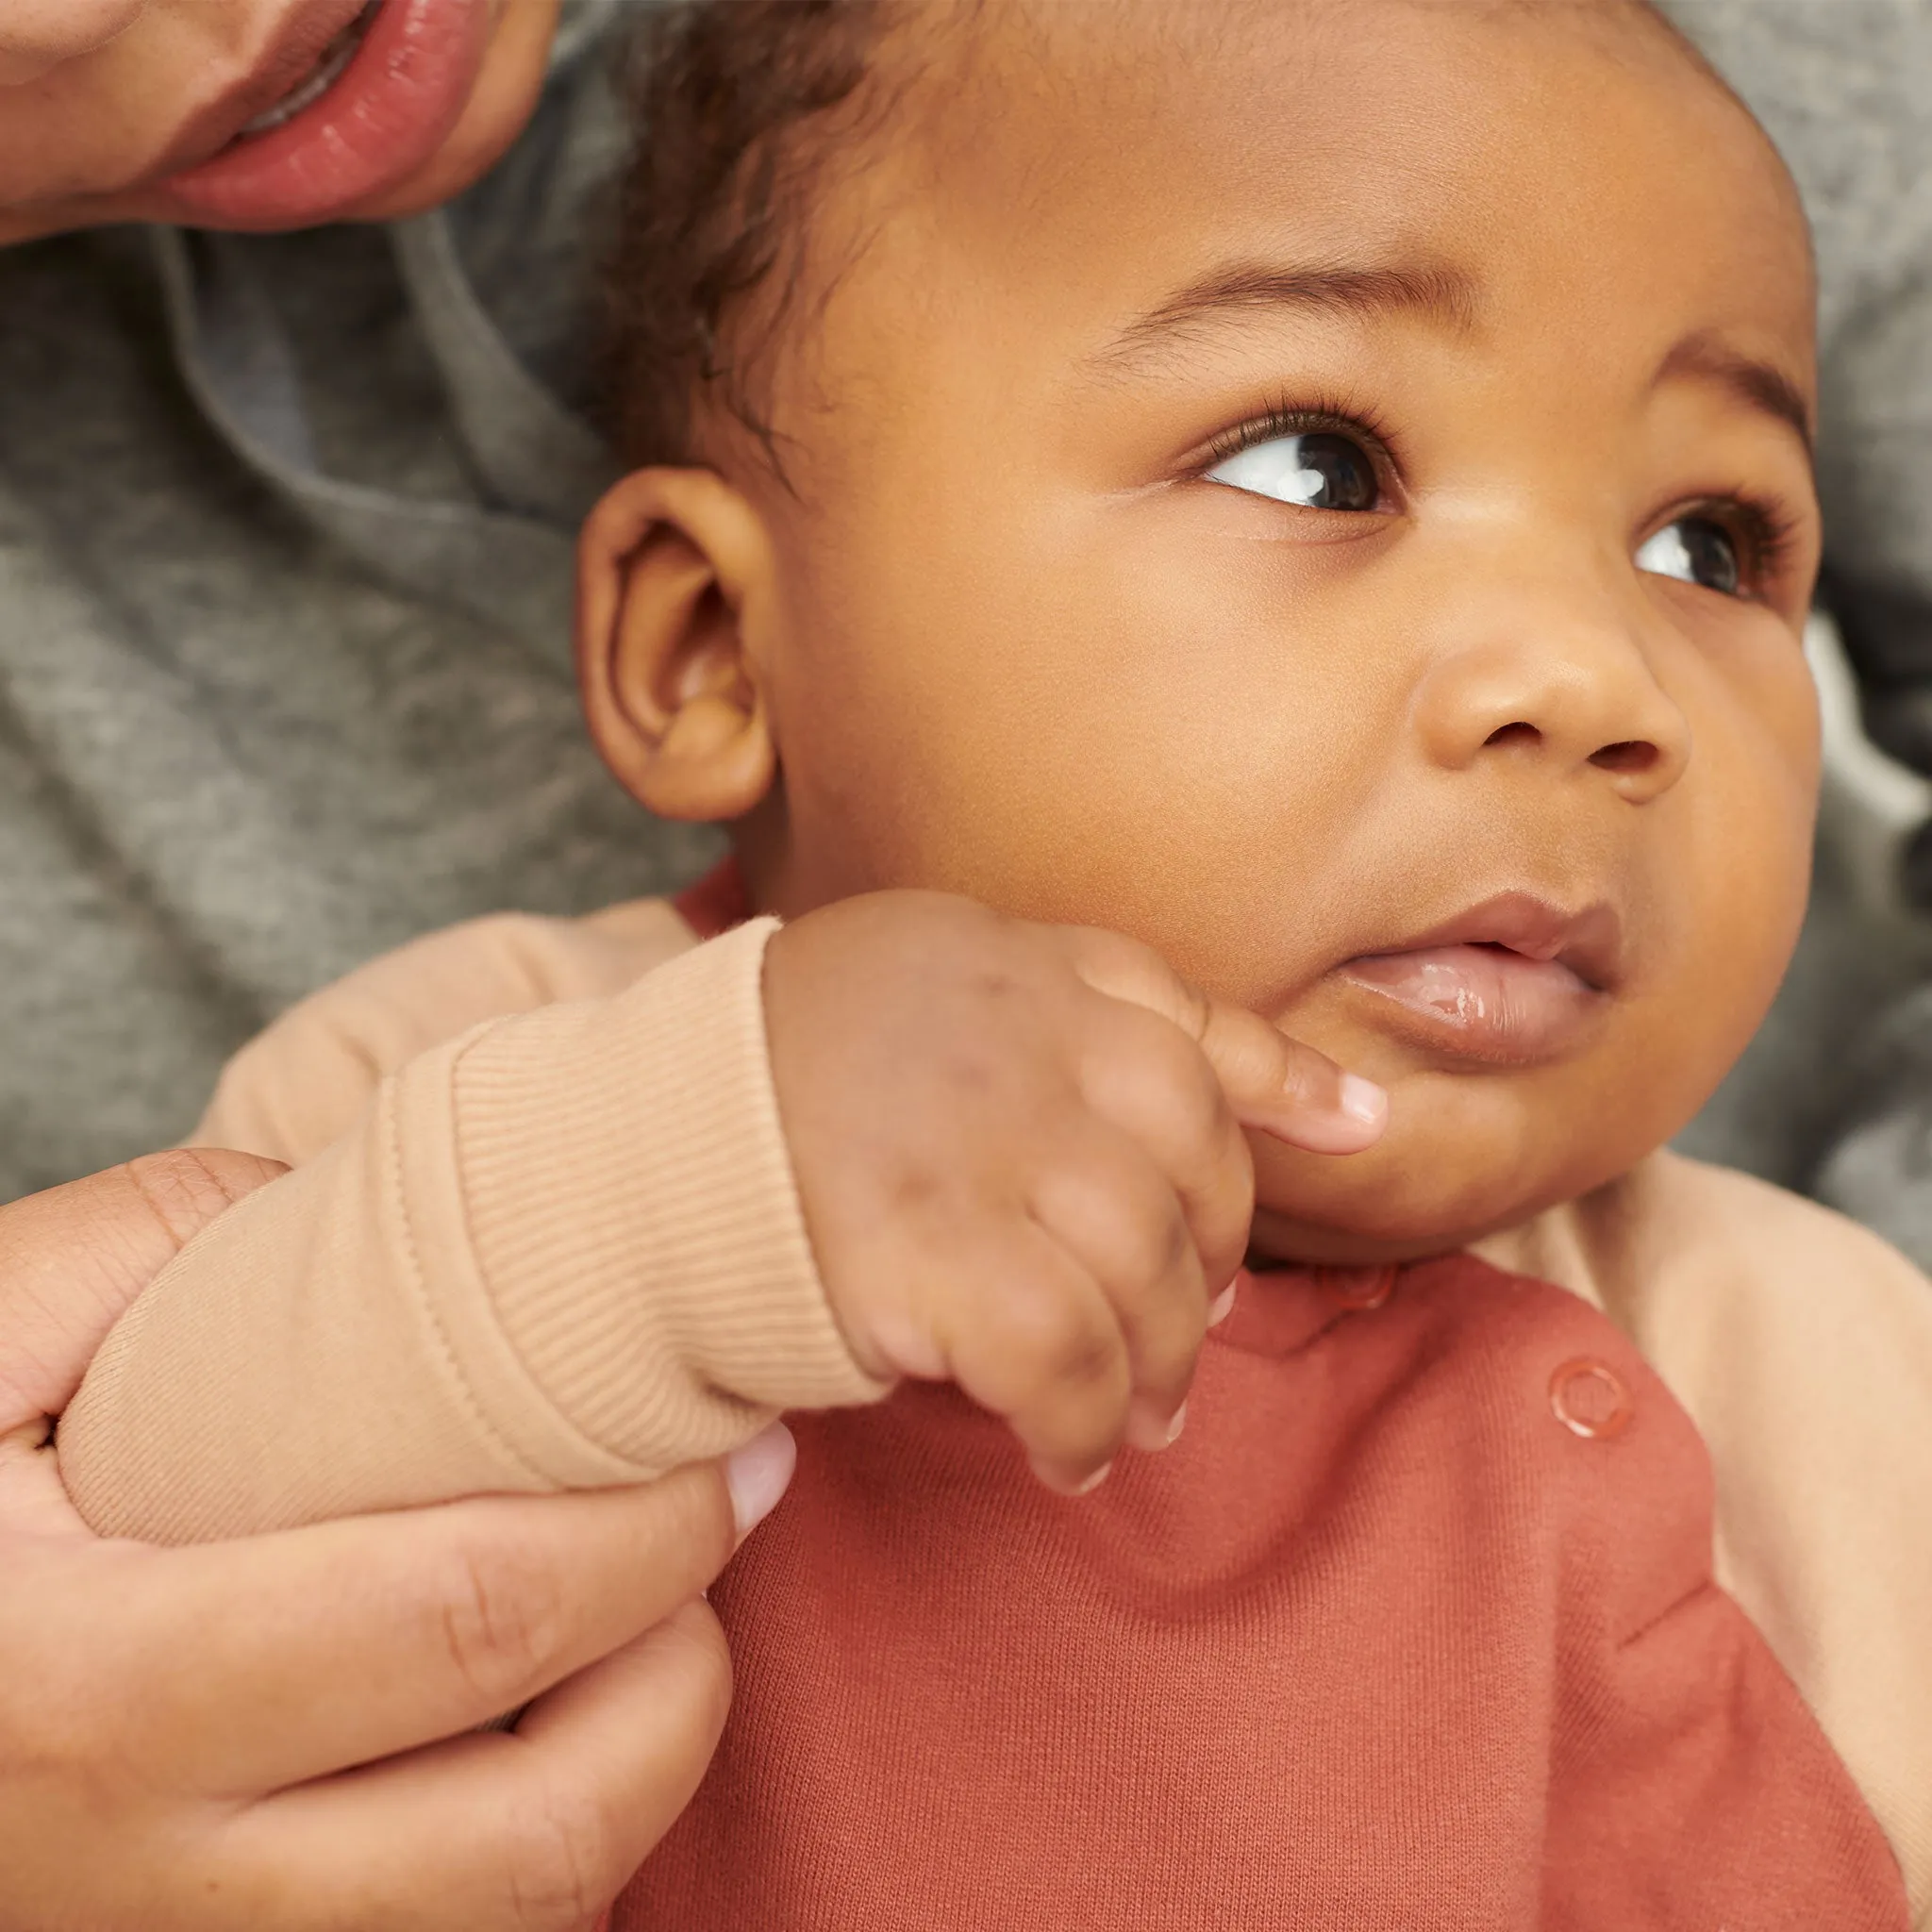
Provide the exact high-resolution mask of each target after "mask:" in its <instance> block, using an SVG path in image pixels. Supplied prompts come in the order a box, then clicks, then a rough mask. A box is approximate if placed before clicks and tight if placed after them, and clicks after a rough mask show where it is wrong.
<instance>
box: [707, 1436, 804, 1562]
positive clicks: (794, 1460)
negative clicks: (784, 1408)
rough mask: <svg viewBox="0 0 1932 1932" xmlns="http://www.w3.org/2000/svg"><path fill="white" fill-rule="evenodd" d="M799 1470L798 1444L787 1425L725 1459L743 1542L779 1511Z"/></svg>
mask: <svg viewBox="0 0 1932 1932" xmlns="http://www.w3.org/2000/svg"><path fill="white" fill-rule="evenodd" d="M797 1467H798V1444H797V1443H796V1442H795V1441H792V1437H791V1430H790V1429H788V1428H787V1427H786V1426H785V1424H783V1423H774V1424H772V1426H771V1427H770V1428H768V1429H766V1430H765V1431H764V1432H763V1433H762V1434H760V1435H757V1436H754V1437H753V1438H752V1439H751V1441H749V1442H747V1443H745V1445H744V1446H743V1447H742V1448H741V1449H734V1450H733V1451H732V1452H731V1454H730V1455H729V1456H727V1457H725V1458H724V1482H725V1486H726V1487H727V1488H728V1489H729V1490H730V1491H731V1514H732V1517H733V1519H734V1520H735V1521H736V1523H737V1524H738V1540H739V1541H740V1542H742V1541H744V1540H745V1538H746V1537H748V1536H749V1535H750V1534H751V1533H752V1531H753V1530H755V1529H756V1528H757V1527H758V1524H761V1523H762V1522H763V1521H764V1520H765V1518H766V1517H767V1516H769V1515H770V1514H771V1513H772V1511H773V1509H774V1507H776V1505H777V1502H778V1498H779V1497H780V1496H782V1495H783V1494H784V1493H785V1491H786V1487H787V1485H789V1484H790V1482H791V1472H792V1471H793V1470H794V1469H796V1468H797Z"/></svg>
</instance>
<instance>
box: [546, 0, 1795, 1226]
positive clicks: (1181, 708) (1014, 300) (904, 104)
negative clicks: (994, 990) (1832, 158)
mask: <svg viewBox="0 0 1932 1932" xmlns="http://www.w3.org/2000/svg"><path fill="white" fill-rule="evenodd" d="M644 92H645V108H646V112H647V115H648V116H649V123H648V125H649V132H648V135H647V140H646V149H645V154H644V157H643V158H642V160H641V163H640V166H639V173H638V175H637V179H636V183H635V187H634V192H633V198H632V206H631V212H630V219H629V237H628V241H627V243H626V247H625V256H624V258H623V261H622V263H621V266H620V287H621V289H622V290H623V291H624V292H625V297H626V299H627V300H628V301H629V303H630V304H631V305H632V308H633V311H634V315H633V322H632V325H631V326H629V327H628V328H627V329H626V331H625V346H624V353H623V357H622V358H621V369H620V377H621V382H620V387H621V390H622V397H621V400H622V403H623V406H624V408H625V412H626V424H627V433H628V434H629V435H630V437H631V439H632V443H633V447H632V451H631V454H632V456H633V458H635V459H636V460H637V461H638V462H639V463H640V464H641V465H644V466H645V467H642V468H641V469H640V470H639V472H638V473H637V474H635V475H632V476H631V477H629V478H628V479H627V480H626V481H625V483H623V484H621V485H620V486H619V487H618V488H617V490H616V491H613V492H612V494H611V495H610V497H608V499H607V500H606V502H605V504H604V505H603V506H602V507H601V508H600V509H599V510H598V511H597V513H596V514H595V516H594V517H593V518H592V520H591V525H590V526H589V528H588V530H587V533H586V538H585V550H584V555H585V564H584V590H585V595H584V602H583V610H584V616H583V633H584V635H583V646H582V658H583V664H584V674H585V682H586V690H587V695H588V703H589V708H590V712H591V720H592V724H593V726H594V728H595V730H596V732H597V735H598V738H599V741H600V743H601V745H602V747H603V750H604V753H605V755H606V757H607V758H608V760H609V761H610V763H611V765H612V767H613V769H615V770H616V772H617V773H618V774H619V775H620V776H621V777H622V778H623V779H624V780H625V783H626V784H627V785H629V787H630V788H631V789H632V791H634V792H635V793H636V795H637V796H638V797H639V798H640V799H641V800H642V802H643V803H644V804H646V805H647V806H650V807H652V808H654V809H656V810H658V811H659V812H664V813H668V814H670V815H673V816H677V817H687V818H703V819H714V820H720V821H728V822H731V823H732V824H733V825H734V827H735V833H736V837H737V839H738V841H739V845H740V851H741V858H742V860H743V863H744V866H745V870H746V874H747V876H748V878H749V880H750V882H751V885H752V888H753V893H754V898H755V900H756V902H757V903H758V905H759V906H760V907H761V908H769V909H773V910H776V911H779V912H782V913H786V914H790V915H796V914H800V913H803V912H806V911H808V910H809V909H810V908H814V907H816V906H820V905H823V904H824V903H826V902H828V901H831V900H834V899H839V898H842V897H845V896H848V895H850V894H853V893H858V892H864V891H872V890H874V889H877V888H884V887H905V886H919V887H928V888H939V889H943V890H947V891H958V892H962V893H966V894H969V895H971V896H973V897H974V898H977V899H980V900H983V901H985V902H987V903H988V904H990V905H992V906H994V907H996V908H1000V909H1002V910H1006V911H1009V912H1012V913H1016V914H1021V915H1024V916H1025V917H1028V918H1033V919H1041V920H1051V921H1059V922H1067V923H1073V924H1091V925H1102V926H1108V927H1112V928H1114V929H1116V930H1119V931H1122V932H1125V933H1129V934H1132V935H1134V936H1135V937H1137V938H1139V939H1141V940H1143V941H1147V942H1148V943H1149V944H1150V945H1152V946H1153V947H1155V948H1156V949H1157V950H1158V951H1159V952H1160V953H1161V954H1163V955H1164V956H1165V957H1166V958H1168V959H1169V960H1171V961H1172V962H1173V963H1174V966H1175V967H1176V968H1178V969H1179V970H1180V971H1181V972H1182V973H1183V974H1186V975H1187V976H1189V977H1190V978H1191V979H1193V980H1196V981H1198V982H1199V983H1200V984H1202V985H1204V986H1206V987H1208V988H1209V989H1211V990H1212V991H1216V992H1218V993H1221V994H1224V995H1225V996H1227V997H1229V998H1231V999H1234V1000H1237V1001H1239V1002H1241V1003H1242V1004H1243V1005H1246V1006H1248V1007H1252V1008H1255V1009H1257V1011H1259V1012H1261V1013H1264V1014H1266V1015H1267V1016H1269V1017H1270V1018H1271V1019H1274V1020H1276V1021H1278V1022H1279V1024H1281V1025H1282V1026H1283V1027H1284V1028H1285V1029H1286V1030H1287V1031H1289V1032H1290V1033H1291V1034H1292V1035H1294V1036H1295V1037H1296V1038H1298V1039H1301V1040H1304V1041H1307V1042H1309V1043H1310V1044H1312V1045H1314V1046H1317V1047H1319V1048H1321V1049H1322V1050H1323V1051H1324V1052H1325V1053H1327V1054H1328V1055H1330V1056H1331V1057H1332V1058H1334V1059H1336V1060H1337V1061H1339V1062H1340V1063H1341V1065H1343V1066H1344V1067H1348V1068H1351V1069H1354V1070H1356V1071H1357V1072H1360V1073H1363V1074H1368V1075H1369V1076H1370V1077H1371V1078H1373V1079H1374V1080H1377V1081H1379V1082H1380V1083H1381V1084H1382V1085H1383V1086H1385V1087H1386V1088H1388V1089H1389V1090H1390V1092H1391V1124H1390V1128H1389V1132H1388V1134H1387V1136H1386V1138H1385V1139H1384V1141H1382V1142H1381V1144H1380V1145H1379V1146H1377V1147H1376V1148H1374V1149H1373V1150H1372V1151H1370V1152H1369V1153H1366V1154H1362V1155H1358V1156H1354V1157H1350V1158H1329V1157H1323V1156H1317V1155H1310V1154H1304V1153H1298V1152H1296V1151H1294V1150H1292V1149H1289V1148H1286V1147H1284V1146H1281V1145H1279V1144H1278V1143H1274V1142H1267V1143H1265V1144H1259V1145H1257V1149H1256V1152H1257V1191H1258V1200H1259V1204H1260V1212H1259V1214H1258V1217H1257V1224H1256V1241H1257V1247H1258V1248H1259V1249H1260V1250H1262V1251H1263V1252H1264V1253H1268V1252H1272V1253H1276V1254H1280V1255H1284V1256H1288V1255H1292V1256H1297V1257H1308V1258H1315V1259H1324V1258H1337V1259H1357V1258H1370V1257H1396V1256H1403V1255H1409V1254H1416V1253H1421V1252H1426V1251H1429V1250H1434V1249H1439V1248H1441V1247H1444V1246H1448V1245H1454V1244H1457V1243H1458V1242H1461V1241H1466V1240H1469V1239H1472V1238H1474V1237H1475V1236H1476V1235H1478V1234H1480V1233H1483V1232H1485V1231H1487V1230H1488V1229H1490V1228H1491V1227H1494V1226H1498V1225H1502V1224H1508V1223H1510V1222H1513V1221H1516V1220H1519V1219H1521V1218H1522V1217H1524V1215H1525V1214H1527V1213H1529V1212H1531V1211H1533V1210H1534V1209H1536V1208H1541V1207H1542V1206H1545V1205H1547V1204H1549V1203H1551V1202H1554V1201H1557V1200H1562V1199H1566V1198H1569V1197H1571V1196H1574V1195H1575V1194H1577V1193H1580V1192H1582V1191H1586V1190H1587V1189H1589V1188H1591V1187H1592V1186H1594V1185H1596V1184H1597V1183H1599V1182H1601V1181H1603V1180H1606V1179H1607V1178H1609V1177H1610V1176H1612V1175H1614V1174H1618V1173H1620V1172H1622V1171H1623V1170H1624V1169H1625V1168H1627V1167H1628V1166H1629V1165H1631V1163H1632V1162H1634V1161H1635V1160H1636V1159H1638V1158H1640V1157H1641V1155H1643V1154H1644V1153H1646V1152H1647V1151H1648V1150H1650V1149H1651V1148H1653V1147H1655V1146H1657V1145H1658V1144H1659V1143H1660V1142H1662V1141H1664V1140H1666V1139H1667V1138H1668V1137H1669V1136H1670V1135H1671V1134H1672V1133H1674V1131H1675V1130H1676V1129H1677V1128H1678V1127H1679V1126H1680V1125H1681V1124H1683V1123H1684V1122H1685V1121H1686V1120H1687V1119H1688V1118H1689V1117H1690V1116H1691V1113H1692V1112H1694V1111H1695V1109H1696V1108H1698V1106H1699V1105H1700V1104H1701V1103H1702V1102H1703V1100H1704V1099H1705V1098H1706V1096H1707V1094H1708V1093H1709V1092H1710V1091H1711V1090H1712V1088H1713V1087H1714V1086H1715V1085H1716V1084H1717V1082H1718V1080H1719V1079H1720V1078H1721V1077H1722V1075H1723V1074H1724V1071H1725V1070H1726V1069H1727V1068H1728V1067H1729V1065H1730V1064H1731V1062H1732V1060H1733V1059H1734V1058H1736V1056H1737V1054H1738V1053H1739V1051H1740V1049H1741V1047H1742V1046H1743V1044H1744V1042H1745V1041H1746V1040H1747V1039H1748V1038H1749V1036H1750V1034H1751V1032H1752V1030H1753V1029H1754V1028H1755V1026H1756V1025H1757V1022H1758V1020H1759V1019H1760V1017H1761V1016H1762V1014H1763V1012H1764V1009H1765V1008H1766V1007H1767V1005H1768V1004H1769V1002H1770V999H1771V997H1772V994H1773V992H1774V989H1775V987H1776V984H1777V981H1778V977H1779V975H1780V974H1781V973H1782V971H1783V969H1784V965H1785V962H1786V959H1787V958H1788V956H1789V954H1790V947H1791V944H1792V941H1793V939H1794V937H1795V935H1796V932H1797V928H1798V924H1799V920H1800V916H1801V913H1802V909H1803V905H1804V899H1805V891H1806V884H1807V861H1808V854H1809V840H1810V825H1811V815H1812V807H1813V799H1814V791H1815V785H1816V771H1817V755H1816V742H1815V719H1814V712H1813V704H1812V691H1811V685H1810V680H1809V677H1808V675H1807V669H1806V665H1805V661H1804V658H1803V656H1802V654H1801V649H1800V632H1801V629H1802V626H1803V623H1804V618H1805V613H1806V608H1807V600H1808V597H1809V593H1810V589H1811V583H1812V577H1813V574H1814V571H1815V568H1816V563H1817V557H1818V547H1819V525H1818V513H1817V508H1816V504H1815V500H1814V497H1813V491H1812V483H1811V473H1810V464H1809V459H1808V455H1807V420H1808V410H1809V399H1810V397H1811V394H1812V325H1811V316H1812V296H1811V278H1810V267H1809V258H1808V250H1807V238H1806V232H1805V226H1804V222H1803V218H1802V216H1801V214H1800V212H1799V208H1798V206H1797V202H1796V199H1795V196H1794V194H1793V192H1792V190H1791V187H1790V181H1789V179H1788V177H1787V176H1786V175H1785V173H1784V171H1783V170H1782V168H1781V167H1780V165H1779V163H1778V161H1777V159H1776V157H1775V156H1774V153H1773V151H1772V149H1771V148H1770V146H1769V144H1768V143H1767V142H1766V141H1765V139H1764V137H1763V136H1762V134H1761V133H1760V132H1759V131H1758V129H1757V127H1756V125H1754V124H1753V123H1752V121H1751V120H1750V118H1749V116H1748V115H1747V114H1746V113H1745V111H1744V110H1743V108H1740V106H1739V104H1738V103H1737V102H1736V100H1735V99H1733V98H1732V97H1731V96H1730V95H1729V94H1728V93H1727V92H1725V91H1724V88H1723V87H1722V86H1721V84H1720V83H1718V82H1717V81H1716V80H1715V79H1714V78H1713V77H1712V76H1711V75H1709V74H1708V72H1707V71H1706V70H1705V69H1704V68H1703V66H1702V65H1701V64H1700V63H1699V61H1698V59H1697V58H1696V57H1695V55H1694V54H1692V53H1691V51H1690V50H1689V49H1688V48H1687V47H1686V46H1685V45H1684V44H1683V43H1682V42H1680V41H1678V40H1677V39H1676V37H1675V36H1674V34H1673V33H1672V31H1671V30H1670V29H1669V28H1668V27H1667V26H1665V25H1663V23H1662V22H1661V21H1660V20H1658V19H1657V17H1656V16H1655V15H1654V14H1652V13H1651V12H1650V11H1649V10H1648V9H1647V8H1644V7H1642V6H1640V5H1638V4H1635V0H1513V4H1511V0H978V4H974V0H905V4H893V0H877V4H864V0H858V4H841V0H822V4H811V0H803V4H801V0H792V4H780V5H772V6H765V5H732V6H722V7H715V8H697V9H693V10H687V11H685V12H684V13H682V14H679V15H674V16H671V17H669V19H668V20H667V22H666V23H665V24H664V25H663V27H662V30H661V33H660V39H659V42H658V45H657V47H656V51H655V53H654V56H653V61H652V64H651V65H650V66H649V67H648V69H647V72H646V78H645V83H644Z"/></svg>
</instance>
